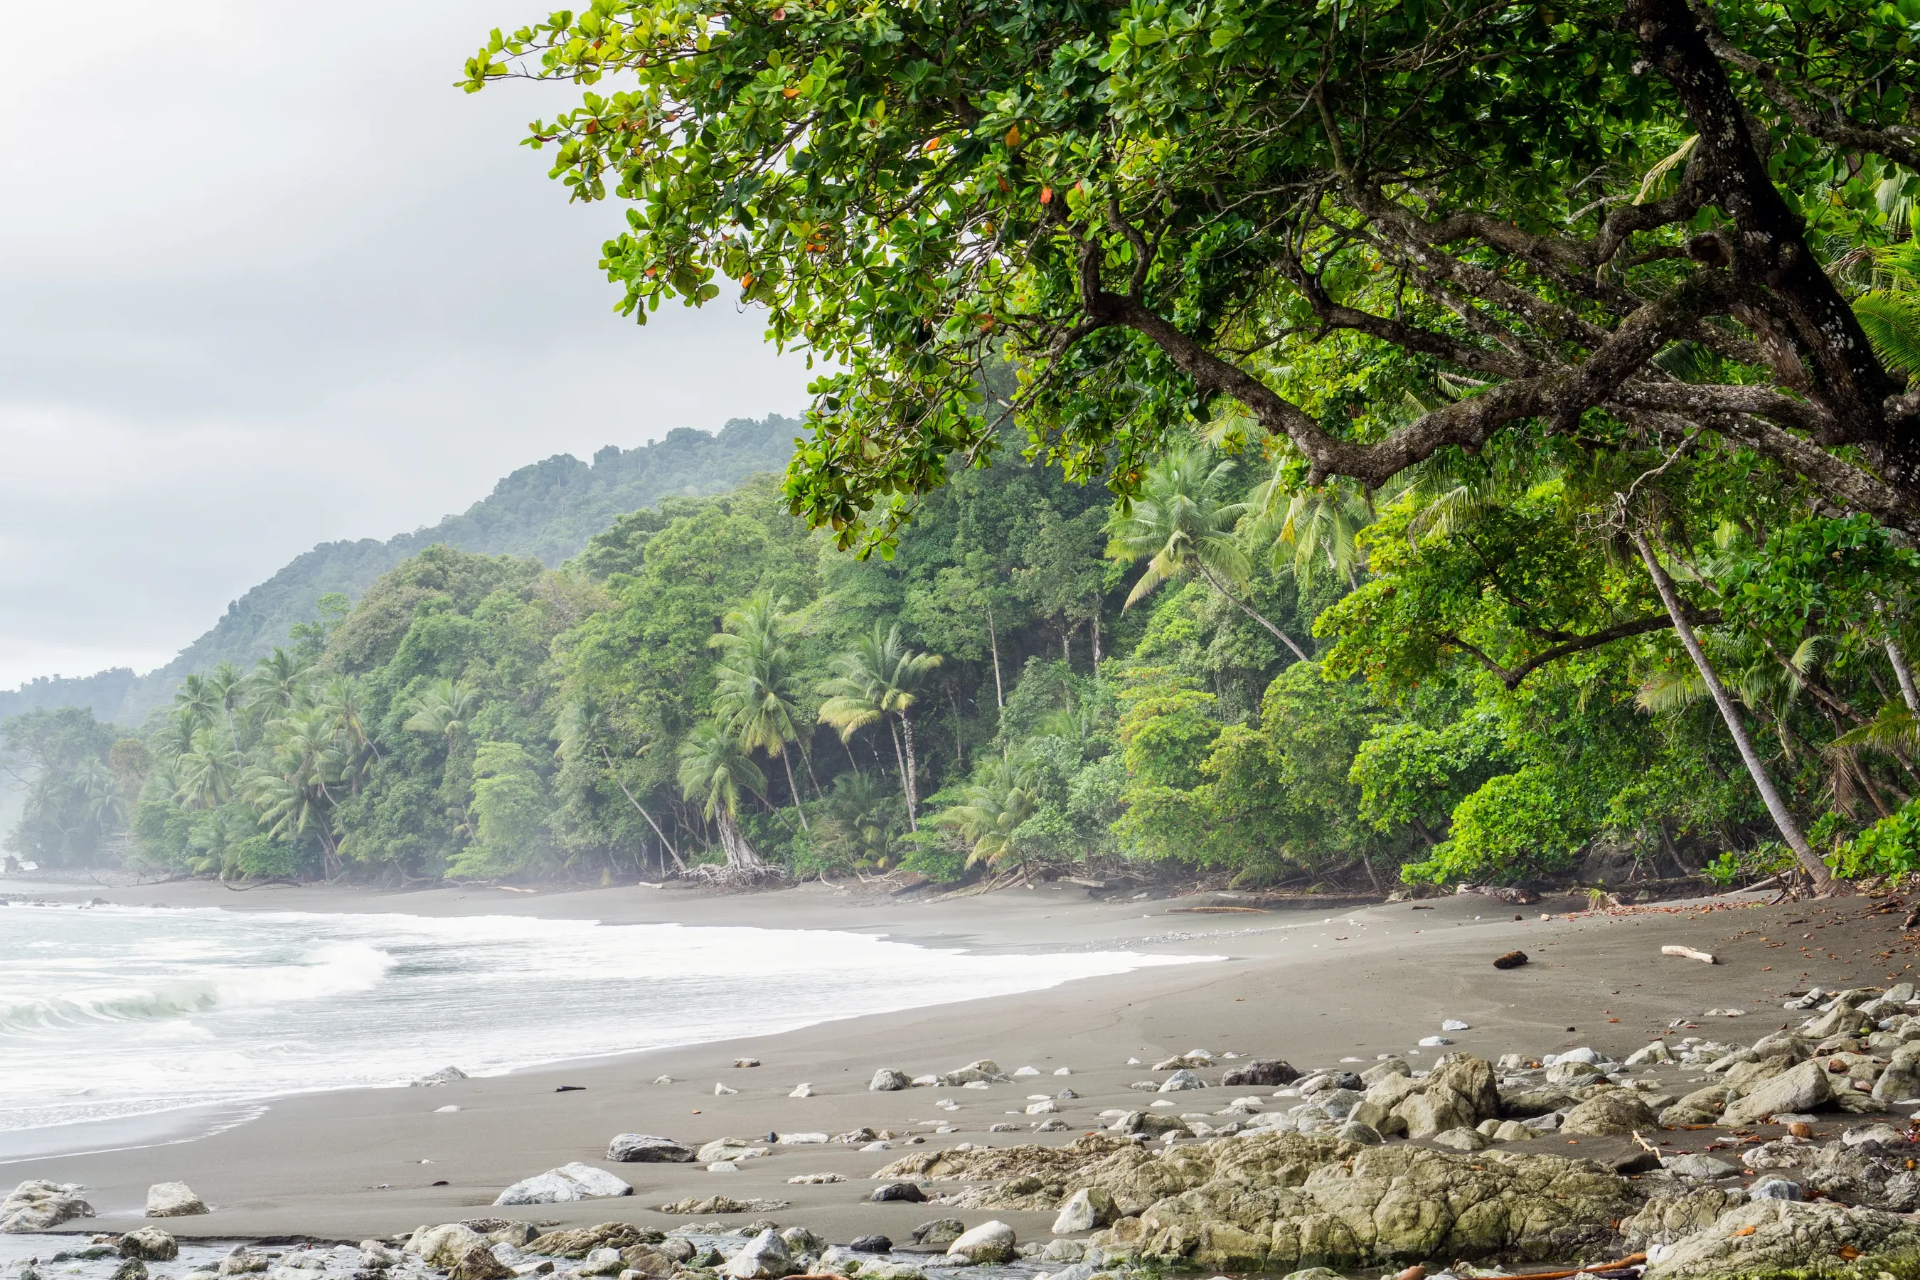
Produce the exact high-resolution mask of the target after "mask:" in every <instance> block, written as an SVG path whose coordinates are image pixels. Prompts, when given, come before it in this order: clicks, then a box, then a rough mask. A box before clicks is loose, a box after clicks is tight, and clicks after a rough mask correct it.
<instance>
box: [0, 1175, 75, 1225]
mask: <svg viewBox="0 0 1920 1280" xmlns="http://www.w3.org/2000/svg"><path fill="white" fill-rule="evenodd" d="M85 1190H86V1188H85V1187H83V1186H81V1185H80V1184H79V1183H77V1182H48V1181H46V1180H45V1179H42V1178H29V1179H27V1180H26V1181H25V1182H23V1183H21V1184H20V1185H19V1186H17V1187H15V1188H14V1189H13V1190H12V1191H11V1192H10V1193H8V1195H7V1198H6V1199H5V1200H0V1232H6V1233H8V1234H10V1235H11V1234H23V1233H26V1232H29V1231H45V1230H47V1229H49V1228H51V1227H57V1226H59V1225H60V1224H61V1223H63V1222H67V1221H70V1220H72V1219H74V1218H91V1217H93V1206H92V1205H90V1204H88V1203H87V1202H86V1200H85V1199H84V1198H83V1197H82V1196H81V1194H80V1193H81V1192H82V1191H85Z"/></svg>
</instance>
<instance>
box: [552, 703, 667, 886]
mask: <svg viewBox="0 0 1920 1280" xmlns="http://www.w3.org/2000/svg"><path fill="white" fill-rule="evenodd" d="M555 735H556V736H557V738H558V739H559V743H560V758H561V759H562V760H586V759H590V758H592V757H593V756H595V755H598V756H599V758H600V760H601V761H602V762H603V763H604V764H605V765H606V767H607V776H608V777H610V778H612V779H613V784H614V785H615V786H616V787H619V788H620V794H621V795H623V796H625V797H626V798H627V803H628V804H630V805H632V806H633V807H634V810H635V811H636V812H637V813H639V815H640V816H641V817H642V818H645V819H646V820H647V825H648V826H650V827H652V828H653V834H654V835H656V836H658V837H660V847H661V848H663V849H665V850H666V851H667V853H668V854H669V855H670V856H671V857H672V858H673V865H674V866H676V867H678V868H680V870H682V871H685V870H686V869H687V864H686V863H684V862H682V861H681V860H680V851H679V850H678V849H675V848H674V847H673V841H671V840H669V839H667V833H666V832H665V831H662V830H661V829H660V824H659V823H658V822H655V821H654V820H653V815H652V814H651V813H648V812H647V810H646V807H645V806H644V805H642V804H641V803H640V802H639V801H638V800H636V799H634V795H633V792H631V791H629V790H628V789H627V783H626V780H625V779H624V778H622V777H621V776H620V771H619V769H617V768H615V767H614V763H613V752H612V750H611V749H610V748H609V747H608V746H607V743H608V741H609V740H610V739H611V738H612V737H613V736H614V733H613V725H612V722H611V721H609V720H608V718H607V713H606V712H605V711H603V710H601V709H600V707H599V706H598V705H597V704H596V703H594V702H593V701H592V700H591V699H582V700H581V701H579V702H570V703H568V704H567V705H566V706H565V707H562V708H561V710H560V719H559V723H558V724H557V725H556V726H555Z"/></svg>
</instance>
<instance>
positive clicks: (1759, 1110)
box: [1721, 1062, 1833, 1125]
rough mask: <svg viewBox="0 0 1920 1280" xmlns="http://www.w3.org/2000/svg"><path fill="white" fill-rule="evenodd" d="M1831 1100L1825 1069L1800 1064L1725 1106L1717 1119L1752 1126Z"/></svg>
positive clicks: (1814, 1065)
mask: <svg viewBox="0 0 1920 1280" xmlns="http://www.w3.org/2000/svg"><path fill="white" fill-rule="evenodd" d="M1832 1096H1833V1089H1832V1087H1831V1086H1830V1085H1829V1084H1828V1083H1827V1072H1826V1069H1825V1068H1824V1067H1823V1066H1822V1065H1821V1064H1820V1063H1818V1062H1803V1063H1801V1064H1800V1065H1799V1066H1797V1067H1793V1068H1791V1069H1790V1070H1787V1071H1783V1072H1781V1073H1780V1074H1779V1075H1777V1076H1774V1077H1773V1078H1772V1079H1771V1080H1767V1081H1765V1082H1764V1083H1762V1084H1759V1085H1757V1086H1756V1087H1755V1088H1753V1089H1752V1090H1750V1091H1749V1092H1748V1093H1747V1094H1746V1096H1745V1097H1742V1098H1739V1099H1737V1100H1736V1101H1734V1102H1730V1103H1728V1104H1727V1108H1726V1110H1725V1111H1724V1112H1722V1113H1721V1118H1722V1120H1723V1121H1724V1122H1725V1123H1727V1124H1730V1125H1731V1124H1753V1123H1755V1122H1757V1121H1760V1120H1763V1119H1765V1118H1766V1117H1767V1116H1772V1115H1782V1114H1790V1113H1798V1112H1804V1111H1812V1110H1813V1109H1814V1108H1816V1107H1819V1106H1821V1105H1823V1104H1824V1103H1826V1102H1827V1100H1828V1099H1829V1098H1831V1097H1832Z"/></svg>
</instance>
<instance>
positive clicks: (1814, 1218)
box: [1645, 1200, 1920, 1280]
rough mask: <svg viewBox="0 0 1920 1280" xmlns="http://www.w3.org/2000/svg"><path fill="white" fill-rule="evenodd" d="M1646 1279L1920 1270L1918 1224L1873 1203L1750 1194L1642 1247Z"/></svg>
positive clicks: (1773, 1278) (1913, 1273)
mask: <svg viewBox="0 0 1920 1280" xmlns="http://www.w3.org/2000/svg"><path fill="white" fill-rule="evenodd" d="M1647 1257H1648V1261H1649V1262H1650V1263H1651V1265H1650V1266H1649V1267H1648V1268H1647V1272H1646V1276H1645V1280H1805V1278H1806V1277H1810V1276H1822V1277H1828V1276H1830V1277H1834V1278H1835V1280H1840V1278H1841V1277H1859V1278H1860V1280H1872V1278H1873V1277H1876V1276H1879V1275H1883V1274H1884V1275H1891V1276H1894V1277H1897V1280H1913V1278H1914V1277H1920V1226H1916V1225H1914V1224H1913V1223H1910V1222H1908V1221H1906V1220H1905V1219H1903V1218H1898V1217H1895V1216H1894V1215H1893V1214H1890V1213H1883V1212H1881V1211H1880V1210H1878V1209H1865V1208H1848V1207H1846V1206H1844V1205H1837V1204H1820V1203H1812V1204H1803V1203H1797V1202H1795V1201H1791V1200H1753V1201H1750V1202H1748V1203H1747V1204H1743V1205H1739V1206H1737V1207H1735V1208H1732V1209H1729V1210H1728V1211H1727V1212H1725V1213H1723V1214H1721V1215H1720V1216H1719V1217H1718V1218H1716V1219H1714V1221H1713V1222H1712V1223H1711V1224H1709V1225H1708V1226H1707V1227H1706V1228H1705V1229H1703V1230H1700V1231H1696V1232H1694V1233H1693V1234H1692V1235H1689V1236H1686V1237H1684V1238H1683V1239H1681V1240H1678V1241H1676V1242H1675V1243H1673V1244H1671V1245H1658V1244H1656V1245H1653V1246H1651V1247H1650V1248H1649V1249H1648V1251H1647Z"/></svg>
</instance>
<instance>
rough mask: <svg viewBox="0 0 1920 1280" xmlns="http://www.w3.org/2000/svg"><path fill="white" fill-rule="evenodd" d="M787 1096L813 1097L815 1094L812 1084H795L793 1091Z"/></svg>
mask: <svg viewBox="0 0 1920 1280" xmlns="http://www.w3.org/2000/svg"><path fill="white" fill-rule="evenodd" d="M787 1096H788V1097H789V1098H811V1097H812V1096H813V1086H812V1085H810V1084H797V1085H795V1086H793V1092H792V1093H790V1094H788V1095H787Z"/></svg>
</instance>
